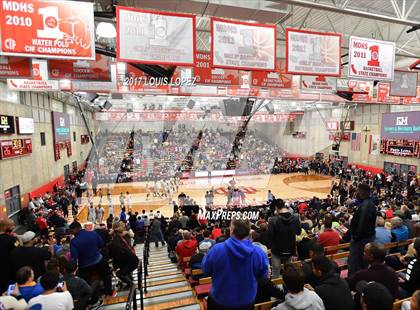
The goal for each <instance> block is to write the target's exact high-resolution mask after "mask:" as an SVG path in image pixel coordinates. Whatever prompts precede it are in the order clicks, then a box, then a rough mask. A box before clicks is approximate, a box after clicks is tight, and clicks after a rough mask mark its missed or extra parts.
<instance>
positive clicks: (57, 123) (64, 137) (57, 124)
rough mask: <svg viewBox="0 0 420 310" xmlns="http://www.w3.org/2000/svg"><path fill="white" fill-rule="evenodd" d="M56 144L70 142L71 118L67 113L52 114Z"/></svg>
mask: <svg viewBox="0 0 420 310" xmlns="http://www.w3.org/2000/svg"><path fill="white" fill-rule="evenodd" d="M51 114H52V126H53V137H54V144H56V143H60V142H66V141H70V118H69V116H68V115H67V114H65V113H60V112H51Z"/></svg>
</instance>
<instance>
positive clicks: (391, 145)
mask: <svg viewBox="0 0 420 310" xmlns="http://www.w3.org/2000/svg"><path fill="white" fill-rule="evenodd" d="M381 153H382V154H389V155H395V156H407V157H420V141H412V140H393V139H381Z"/></svg>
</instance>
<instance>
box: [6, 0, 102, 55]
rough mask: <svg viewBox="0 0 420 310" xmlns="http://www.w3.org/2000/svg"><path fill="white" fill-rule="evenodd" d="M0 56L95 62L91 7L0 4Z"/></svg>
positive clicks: (55, 1) (50, 2)
mask: <svg viewBox="0 0 420 310" xmlns="http://www.w3.org/2000/svg"><path fill="white" fill-rule="evenodd" d="M0 2H1V7H0V37H1V41H0V54H4V55H14V56H29V57H42V58H64V59H92V60H93V59H95V25H94V19H93V3H88V2H79V1H77V2H75V1H63V0H20V1H11V0H0Z"/></svg>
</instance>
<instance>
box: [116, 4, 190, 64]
mask: <svg viewBox="0 0 420 310" xmlns="http://www.w3.org/2000/svg"><path fill="white" fill-rule="evenodd" d="M195 36H196V31H195V15H190V14H179V13H176V14H175V13H169V12H157V11H147V10H139V9H134V8H127V7H122V6H117V59H118V60H119V61H126V62H139V63H154V64H170V65H185V66H193V65H194V64H195V44H196V42H195Z"/></svg>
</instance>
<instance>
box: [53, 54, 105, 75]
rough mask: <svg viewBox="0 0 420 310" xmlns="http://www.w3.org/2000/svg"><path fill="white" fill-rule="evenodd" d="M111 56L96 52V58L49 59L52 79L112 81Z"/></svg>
mask: <svg viewBox="0 0 420 310" xmlns="http://www.w3.org/2000/svg"><path fill="white" fill-rule="evenodd" d="M110 65H111V62H110V61H109V58H108V57H106V56H103V55H99V54H96V60H94V61H93V60H55V59H50V60H48V76H49V78H50V79H66V80H88V81H110V80H111V71H110Z"/></svg>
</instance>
